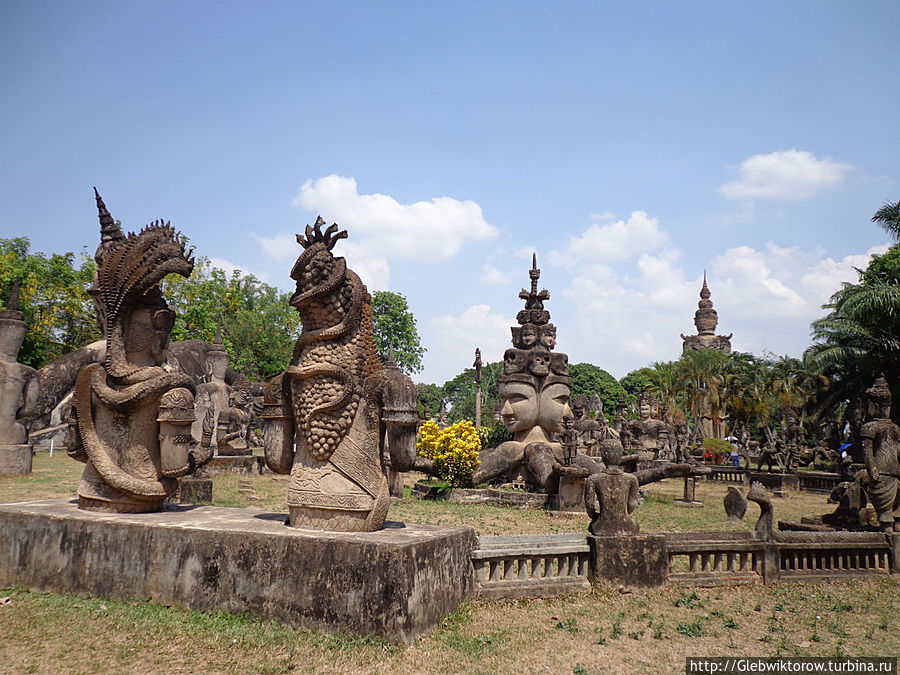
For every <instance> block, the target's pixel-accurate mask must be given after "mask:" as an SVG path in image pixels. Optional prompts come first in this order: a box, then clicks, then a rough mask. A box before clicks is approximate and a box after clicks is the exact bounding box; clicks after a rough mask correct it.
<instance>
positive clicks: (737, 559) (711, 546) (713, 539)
mask: <svg viewBox="0 0 900 675" xmlns="http://www.w3.org/2000/svg"><path fill="white" fill-rule="evenodd" d="M666 551H667V554H668V558H669V572H668V581H670V582H672V583H676V584H688V585H695V586H719V585H725V584H736V583H754V582H758V581H762V580H763V571H764V561H765V546H764V542H761V541H754V540H753V539H752V535H751V533H750V532H749V531H747V532H674V533H667V534H666Z"/></svg>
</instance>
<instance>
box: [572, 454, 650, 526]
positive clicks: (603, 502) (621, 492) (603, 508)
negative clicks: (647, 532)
mask: <svg viewBox="0 0 900 675" xmlns="http://www.w3.org/2000/svg"><path fill="white" fill-rule="evenodd" d="M584 491H585V505H586V507H587V511H588V515H589V516H591V524H590V527H589V529H590V532H591V534H597V535H599V534H637V532H638V531H639V530H640V526H639V525H638V523H637V521H636V520H635V519H634V518H633V517H632V515H631V514H632V512H633V511H634V509H635V507H636V506H637V501H638V499H639V498H640V492H639V490H638V479H637V477H635V476H634V475H633V474H630V473H625V472H624V471H623V470H622V468H621V467H619V466H610V467H606V468H605V469H603V471H601V472H600V473H595V474H593V475H591V476H589V477H588V479H587V480H586V481H585V484H584Z"/></svg>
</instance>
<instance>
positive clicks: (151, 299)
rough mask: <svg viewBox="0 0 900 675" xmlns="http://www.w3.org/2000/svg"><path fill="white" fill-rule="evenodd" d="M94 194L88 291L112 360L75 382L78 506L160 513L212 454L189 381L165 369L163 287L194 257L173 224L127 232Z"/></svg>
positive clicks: (170, 316) (168, 316)
mask: <svg viewBox="0 0 900 675" xmlns="http://www.w3.org/2000/svg"><path fill="white" fill-rule="evenodd" d="M95 195H96V199H97V208H98V210H99V212H100V226H101V241H100V246H99V247H98V248H97V252H96V254H95V255H94V260H96V262H97V274H96V277H95V278H94V284H93V286H92V288H91V290H90V294H91V295H92V296H93V298H94V305H95V307H96V309H97V314H98V318H99V320H100V324H101V326H102V328H103V332H104V335H105V337H106V362H105V363H103V364H92V365H90V366H87V367H85V368H83V369H82V370H81V371H80V372H79V374H78V378H77V380H76V384H75V422H74V429H73V430H72V432H73V433H72V434H71V436H72V437H71V439H70V450H69V455H70V456H71V457H73V458H74V459H77V460H78V461H81V462H84V463H85V464H86V465H87V466H86V467H85V469H84V473H83V474H82V477H81V483H80V485H79V487H78V496H79V507H80V508H83V509H89V510H99V511H114V512H121V513H137V512H146V511H158V510H159V509H161V508H162V504H163V501H164V500H165V499H166V497H168V496H169V495H171V494H172V493H173V492H174V490H175V488H176V479H177V478H178V477H180V476H184V475H185V474H187V473H189V472H190V471H191V470H193V468H195V467H196V466H197V465H199V464H202V463H203V462H204V461H206V460H207V459H208V457H206V456H199V455H198V454H195V452H194V450H195V449H196V445H195V444H194V443H193V442H192V440H191V423H192V422H193V420H194V396H193V390H194V383H193V380H192V379H191V378H190V376H188V375H186V374H183V373H169V372H167V371H166V370H164V369H163V367H162V365H163V364H164V363H165V361H166V350H167V347H168V344H169V333H170V332H171V330H172V325H173V323H174V321H175V314H174V312H172V310H170V309H169V308H168V306H167V304H166V301H165V298H163V296H162V293H161V292H160V288H159V285H158V284H159V282H160V281H162V279H163V278H164V277H165V276H166V275H167V274H170V273H172V272H174V273H176V274H180V275H182V276H184V277H187V276H188V275H190V273H191V270H193V267H194V261H193V259H192V258H190V257H189V255H188V254H187V253H186V252H185V248H184V244H183V242H182V239H181V237H180V236H179V234H178V233H177V232H175V230H174V229H173V228H172V227H170V226H169V224H168V223H166V224H163V223H162V222H161V221H157V222H155V223H153V224H151V225H148V226H147V227H145V228H144V229H143V230H141V231H140V232H139V233H137V234H135V233H130V234H128V235H127V236H126V235H124V234H123V233H122V231H121V230H120V229H119V227H118V225H116V223H115V222H114V221H113V219H112V217H111V216H110V214H109V211H107V209H106V206H105V205H104V203H103V200H102V199H101V198H100V195H99V194H96V190H95Z"/></svg>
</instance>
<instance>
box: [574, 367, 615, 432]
mask: <svg viewBox="0 0 900 675" xmlns="http://www.w3.org/2000/svg"><path fill="white" fill-rule="evenodd" d="M569 375H570V376H571V378H572V398H573V399H574V398H575V397H576V396H578V395H579V394H584V395H585V396H586V397H587V399H588V400H590V398H591V396H592V395H593V393H594V392H597V395H598V396H599V397H600V401H601V402H602V403H603V413H604V414H605V415H606V416H607V417H608V418H609V419H612V418H613V417H614V416H615V414H616V404H617V403H618V402H619V397H620V396H622V395H623V394H624V393H625V390H624V389H623V388H622V385H620V384H619V382H618V380H616V378H614V377H613V376H612V375H610V374H609V373H608V372H606V371H605V370H603V369H602V368H599V367H597V366H595V365H594V364H593V363H574V364H570V365H569Z"/></svg>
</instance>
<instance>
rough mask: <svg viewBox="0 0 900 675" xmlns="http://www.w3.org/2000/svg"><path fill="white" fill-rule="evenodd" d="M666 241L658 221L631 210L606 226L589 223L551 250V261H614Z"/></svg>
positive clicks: (558, 262) (645, 250)
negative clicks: (567, 241) (564, 242)
mask: <svg viewBox="0 0 900 675" xmlns="http://www.w3.org/2000/svg"><path fill="white" fill-rule="evenodd" d="M668 241H669V237H668V235H667V234H666V233H665V232H663V231H661V230H660V229H659V221H657V219H656V218H651V217H650V216H648V215H647V213H646V212H644V211H634V212H633V213H632V214H631V215H630V216H629V217H628V220H617V221H616V222H614V223H610V224H608V225H599V224H596V223H595V224H593V225H591V226H590V227H589V228H588V229H587V230H585V231H584V232H583V233H582V234H580V235H578V236H576V237H571V238H570V239H569V244H568V246H567V247H566V248H565V250H563V251H554V252H553V253H551V262H553V263H554V264H559V265H566V264H570V263H571V262H573V261H583V260H593V261H600V260H602V261H604V262H610V261H618V260H625V259H627V258H632V257H634V256H638V255H640V254H641V253H644V252H650V251H657V250H659V249H660V248H662V247H663V246H665V245H666V244H667V243H668Z"/></svg>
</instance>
